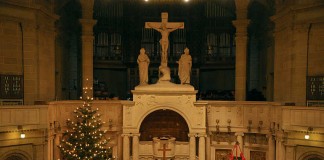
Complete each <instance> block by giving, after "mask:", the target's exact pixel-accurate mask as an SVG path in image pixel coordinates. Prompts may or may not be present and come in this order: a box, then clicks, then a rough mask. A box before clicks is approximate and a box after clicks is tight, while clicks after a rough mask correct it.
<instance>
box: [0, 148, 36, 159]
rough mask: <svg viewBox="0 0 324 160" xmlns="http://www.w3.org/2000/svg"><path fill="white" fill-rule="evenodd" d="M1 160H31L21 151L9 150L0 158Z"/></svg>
mask: <svg viewBox="0 0 324 160" xmlns="http://www.w3.org/2000/svg"><path fill="white" fill-rule="evenodd" d="M0 159H3V160H31V159H32V158H31V156H30V155H29V154H28V153H27V152H25V151H22V150H10V151H9V152H7V153H5V154H4V156H3V157H0Z"/></svg>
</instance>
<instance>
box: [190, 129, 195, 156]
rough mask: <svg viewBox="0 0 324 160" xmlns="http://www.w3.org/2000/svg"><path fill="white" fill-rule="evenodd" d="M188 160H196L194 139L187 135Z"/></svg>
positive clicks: (192, 135) (192, 136)
mask: <svg viewBox="0 0 324 160" xmlns="http://www.w3.org/2000/svg"><path fill="white" fill-rule="evenodd" d="M189 160H196V137H195V134H189Z"/></svg>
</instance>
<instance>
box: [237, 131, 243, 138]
mask: <svg viewBox="0 0 324 160" xmlns="http://www.w3.org/2000/svg"><path fill="white" fill-rule="evenodd" d="M235 136H242V137H243V136H244V133H243V132H236V133H235Z"/></svg>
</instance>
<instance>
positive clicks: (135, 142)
mask: <svg viewBox="0 0 324 160" xmlns="http://www.w3.org/2000/svg"><path fill="white" fill-rule="evenodd" d="M139 136H140V134H133V160H138V159H139V153H138V147H139Z"/></svg>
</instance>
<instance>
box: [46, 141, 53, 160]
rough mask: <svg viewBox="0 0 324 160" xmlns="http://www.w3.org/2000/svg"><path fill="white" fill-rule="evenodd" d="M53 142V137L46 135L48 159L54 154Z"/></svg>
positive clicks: (50, 159) (51, 159) (51, 158)
mask: <svg viewBox="0 0 324 160" xmlns="http://www.w3.org/2000/svg"><path fill="white" fill-rule="evenodd" d="M53 144H54V137H53V136H49V137H48V142H47V159H48V160H53V157H54V154H53V151H54V149H53Z"/></svg>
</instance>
